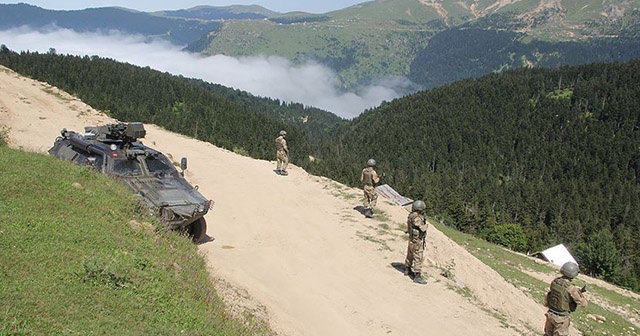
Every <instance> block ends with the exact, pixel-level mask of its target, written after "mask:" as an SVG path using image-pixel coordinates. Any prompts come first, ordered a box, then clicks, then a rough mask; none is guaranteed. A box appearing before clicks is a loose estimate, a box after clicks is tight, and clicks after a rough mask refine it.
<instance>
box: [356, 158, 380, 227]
mask: <svg viewBox="0 0 640 336" xmlns="http://www.w3.org/2000/svg"><path fill="white" fill-rule="evenodd" d="M375 166H376V160H374V159H369V160H368V161H367V167H365V168H364V169H362V173H361V174H360V181H362V184H363V190H364V202H363V204H362V205H363V206H364V215H365V216H366V217H367V218H371V217H373V208H374V207H375V206H376V202H377V201H378V194H377V193H376V183H378V182H380V176H378V173H377V172H376V170H375Z"/></svg>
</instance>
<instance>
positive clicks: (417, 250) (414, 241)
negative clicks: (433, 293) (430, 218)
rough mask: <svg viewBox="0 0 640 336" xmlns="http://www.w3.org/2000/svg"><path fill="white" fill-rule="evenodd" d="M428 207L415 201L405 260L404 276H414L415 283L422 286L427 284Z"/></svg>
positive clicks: (409, 223) (409, 226)
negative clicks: (423, 264) (425, 254)
mask: <svg viewBox="0 0 640 336" xmlns="http://www.w3.org/2000/svg"><path fill="white" fill-rule="evenodd" d="M426 208H427V205H426V204H424V202H423V201H420V200H418V201H415V202H413V205H411V213H410V214H409V217H408V218H407V232H408V233H409V245H408V246H407V258H406V259H405V260H404V275H408V276H413V282H415V283H419V284H421V285H425V284H427V280H425V279H424V278H422V261H423V260H424V248H425V242H426V238H427V227H428V225H429V224H427V220H426V219H425V218H424V210H425V209H426Z"/></svg>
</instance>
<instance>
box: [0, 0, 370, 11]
mask: <svg viewBox="0 0 640 336" xmlns="http://www.w3.org/2000/svg"><path fill="white" fill-rule="evenodd" d="M366 1H367V0H22V1H20V0H18V1H1V2H0V3H5V4H11V3H20V2H23V3H28V4H31V5H34V6H38V7H42V8H45V9H54V10H72V9H85V8H94V7H112V6H119V7H125V8H129V9H135V10H139V11H143V12H154V11H160V10H175V9H187V8H191V7H195V6H201V5H206V6H231V5H260V6H262V7H264V8H266V9H269V10H272V11H275V12H280V13H286V12H293V11H303V12H308V13H316V14H320V13H327V12H330V11H334V10H338V9H343V8H347V7H349V6H352V5H355V4H358V3H363V2H366Z"/></svg>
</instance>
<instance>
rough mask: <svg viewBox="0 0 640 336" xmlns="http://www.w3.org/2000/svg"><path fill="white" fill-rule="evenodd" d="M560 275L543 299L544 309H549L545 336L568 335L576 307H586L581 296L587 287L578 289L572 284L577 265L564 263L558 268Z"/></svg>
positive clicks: (576, 273) (576, 272) (570, 262)
mask: <svg viewBox="0 0 640 336" xmlns="http://www.w3.org/2000/svg"><path fill="white" fill-rule="evenodd" d="M560 273H562V276H561V277H558V278H555V279H554V280H553V281H552V282H551V285H550V286H549V292H547V297H546V299H545V307H548V308H549V310H548V311H547V313H546V314H545V315H546V317H547V319H546V321H545V323H544V335H545V336H566V335H569V325H570V324H571V313H572V312H574V311H575V310H576V308H577V307H578V305H579V306H581V307H586V306H587V299H585V297H584V295H583V293H584V292H586V291H587V285H586V284H585V285H584V287H582V288H578V287H577V286H575V285H573V283H572V280H573V279H574V278H575V277H577V276H578V273H580V269H579V268H578V265H577V264H576V263H574V262H572V261H569V262H566V263H565V264H564V265H562V267H561V268H560Z"/></svg>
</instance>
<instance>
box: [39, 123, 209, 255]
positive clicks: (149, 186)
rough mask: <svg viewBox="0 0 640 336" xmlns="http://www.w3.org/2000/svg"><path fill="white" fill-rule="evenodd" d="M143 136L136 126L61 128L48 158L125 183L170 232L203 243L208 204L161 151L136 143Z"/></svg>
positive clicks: (184, 162) (140, 127) (182, 167)
mask: <svg viewBox="0 0 640 336" xmlns="http://www.w3.org/2000/svg"><path fill="white" fill-rule="evenodd" d="M145 135H146V131H145V129H144V125H143V124H142V123H139V122H131V123H122V122H119V123H116V124H108V125H104V126H87V127H85V129H84V133H83V134H80V133H76V132H74V131H67V130H66V129H62V131H61V132H60V136H59V137H57V138H56V140H55V142H54V144H53V147H51V148H50V149H49V154H51V155H53V156H56V157H58V158H60V159H63V160H67V161H72V162H74V163H76V164H78V165H85V166H91V167H93V168H95V169H96V170H98V171H100V172H102V173H104V174H106V175H109V176H112V177H115V178H116V179H117V180H119V181H122V182H123V183H124V184H126V185H127V186H128V187H129V189H131V191H133V192H134V193H135V194H136V195H137V196H139V197H140V198H141V199H142V200H143V201H144V203H145V204H146V205H147V206H148V207H149V208H150V209H151V211H152V212H153V213H154V214H156V215H157V216H158V217H159V218H160V221H161V222H162V223H163V224H164V225H166V226H167V227H168V228H169V229H172V230H181V231H184V232H185V233H187V234H188V235H189V236H190V237H191V239H192V240H193V241H194V242H196V243H199V242H201V241H203V240H204V238H205V237H206V232H207V224H206V222H205V219H204V215H206V214H207V212H208V211H209V209H210V208H211V206H212V204H213V202H212V201H211V200H208V199H207V198H205V197H204V196H203V195H202V194H201V193H200V192H199V191H198V187H197V186H195V187H193V186H192V185H191V184H190V183H189V182H187V180H186V179H185V178H184V170H185V169H186V168H187V159H186V158H182V160H181V163H180V171H178V169H176V167H175V166H174V165H173V164H172V162H171V161H170V160H169V158H167V156H165V155H164V154H162V153H161V152H159V151H157V150H154V149H152V148H150V147H147V146H145V145H143V144H142V142H140V141H139V140H138V139H141V138H144V136H145Z"/></svg>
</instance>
